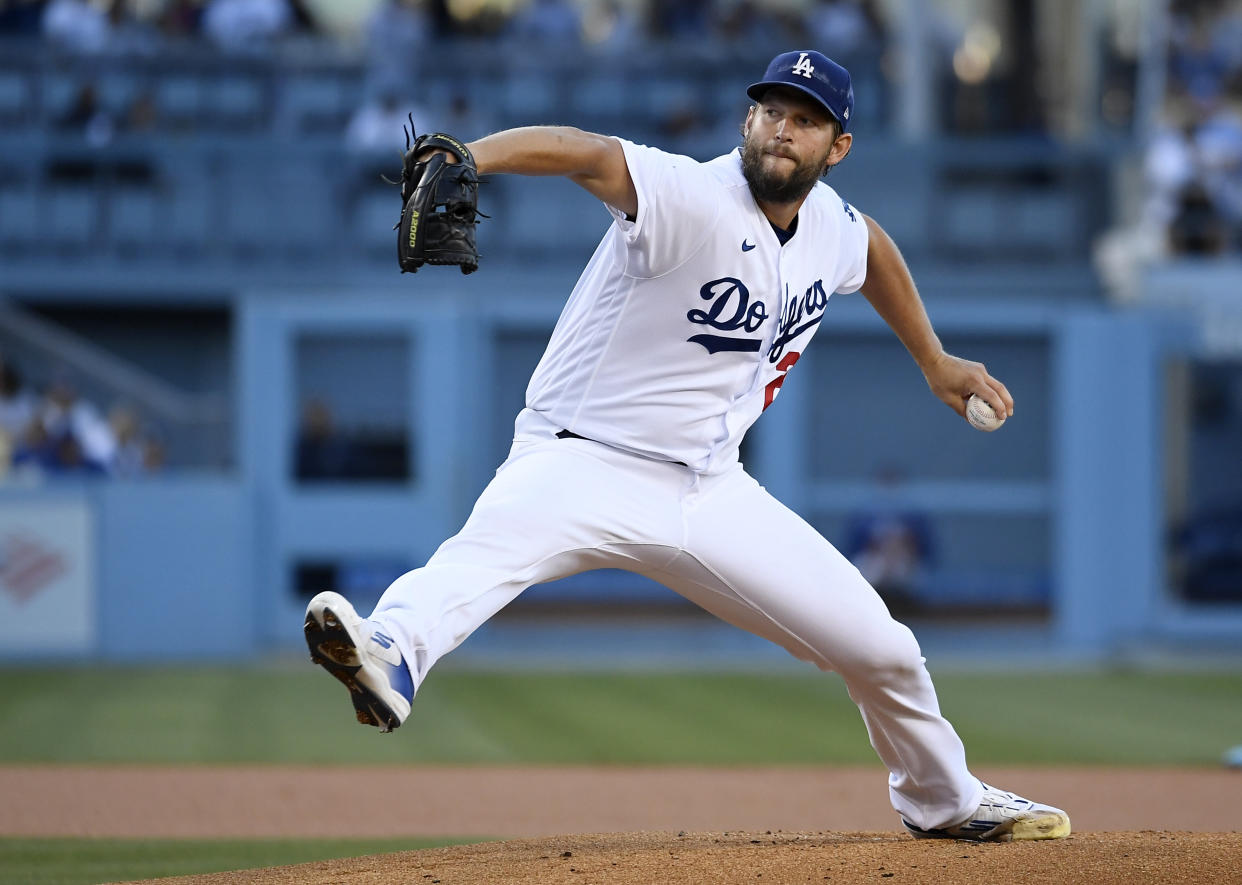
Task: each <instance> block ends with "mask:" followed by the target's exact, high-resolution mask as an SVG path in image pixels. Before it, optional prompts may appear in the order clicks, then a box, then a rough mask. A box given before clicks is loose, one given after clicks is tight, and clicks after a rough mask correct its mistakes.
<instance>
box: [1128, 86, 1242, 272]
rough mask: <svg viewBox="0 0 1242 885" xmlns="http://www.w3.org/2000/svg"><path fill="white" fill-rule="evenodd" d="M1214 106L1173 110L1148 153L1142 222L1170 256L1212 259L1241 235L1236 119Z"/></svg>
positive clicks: (1241, 164)
mask: <svg viewBox="0 0 1242 885" xmlns="http://www.w3.org/2000/svg"><path fill="white" fill-rule="evenodd" d="M1215 104H1216V105H1217V106H1216V107H1215V108H1214V109H1211V110H1209V109H1208V107H1209V105H1207V104H1205V103H1201V102H1194V103H1192V102H1189V101H1184V102H1183V103H1181V104H1180V105H1177V106H1175V110H1174V112H1173V125H1166V126H1164V127H1162V128H1161V129H1160V130H1158V131H1157V133H1156V134H1155V136H1154V137H1153V138H1152V143H1151V146H1150V148H1149V149H1148V153H1147V160H1146V170H1147V177H1148V181H1149V182H1150V191H1149V197H1148V205H1147V209H1146V218H1147V222H1148V223H1150V224H1152V225H1154V226H1158V227H1159V228H1162V229H1164V230H1166V231H1167V236H1168V245H1169V247H1170V248H1171V249H1172V251H1173V252H1176V253H1182V252H1188V253H1196V254H1204V253H1208V254H1214V253H1216V252H1219V251H1222V250H1223V249H1225V248H1226V247H1227V246H1228V245H1229V242H1230V240H1231V239H1232V238H1233V236H1235V235H1236V232H1237V231H1239V230H1242V115H1239V113H1238V111H1236V110H1235V109H1233V108H1232V107H1230V106H1229V105H1228V104H1224V103H1215ZM1231 230H1232V232H1233V233H1232V234H1231Z"/></svg>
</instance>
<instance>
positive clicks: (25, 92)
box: [0, 71, 32, 129]
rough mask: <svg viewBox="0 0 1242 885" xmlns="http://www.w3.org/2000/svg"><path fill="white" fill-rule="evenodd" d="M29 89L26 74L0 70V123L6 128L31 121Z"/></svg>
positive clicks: (28, 78)
mask: <svg viewBox="0 0 1242 885" xmlns="http://www.w3.org/2000/svg"><path fill="white" fill-rule="evenodd" d="M30 91H31V90H30V77H29V76H28V75H26V74H24V73H22V72H20V71H0V123H3V124H4V126H5V128H6V129H16V128H17V127H19V126H23V125H27V124H29V123H30V122H32V120H31V116H32V113H31V112H32V103H31V97H30Z"/></svg>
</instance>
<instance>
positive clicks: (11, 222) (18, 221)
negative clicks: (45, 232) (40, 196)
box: [0, 180, 39, 245]
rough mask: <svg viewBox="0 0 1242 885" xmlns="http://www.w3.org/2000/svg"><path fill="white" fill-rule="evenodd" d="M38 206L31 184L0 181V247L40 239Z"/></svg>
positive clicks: (18, 181)
mask: <svg viewBox="0 0 1242 885" xmlns="http://www.w3.org/2000/svg"><path fill="white" fill-rule="evenodd" d="M38 206H39V204H38V200H37V198H36V196H35V191H34V187H33V186H32V185H31V184H30V183H29V182H23V181H20V180H15V181H0V245H6V244H8V245H12V244H24V243H29V242H31V241H33V240H37V239H38V235H39V234H38V232H39V228H38V221H37V219H38Z"/></svg>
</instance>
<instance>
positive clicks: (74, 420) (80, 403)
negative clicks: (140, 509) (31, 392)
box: [38, 377, 116, 467]
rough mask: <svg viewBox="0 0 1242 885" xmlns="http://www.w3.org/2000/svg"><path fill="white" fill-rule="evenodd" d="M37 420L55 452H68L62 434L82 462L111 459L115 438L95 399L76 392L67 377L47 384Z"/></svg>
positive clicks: (108, 460) (100, 461) (69, 448)
mask: <svg viewBox="0 0 1242 885" xmlns="http://www.w3.org/2000/svg"><path fill="white" fill-rule="evenodd" d="M38 423H40V424H42V425H43V428H44V430H45V431H46V433H47V440H48V441H50V443H51V445H52V446H53V447H54V449H55V450H56V451H58V452H63V453H70V452H71V447H70V446H68V445H67V443H66V441H65V437H71V438H72V441H73V444H74V445H75V446H76V447H77V449H78V450H79V451H80V452H81V455H82V461H84V462H89V463H92V464H97V465H100V466H101V467H102V466H103V465H106V464H109V463H111V461H112V458H113V456H114V455H115V454H116V438H115V437H114V436H113V435H112V428H111V427H109V426H108V422H107V420H105V418H104V417H103V415H101V414H100V412H99V409H98V407H97V406H95V404H94V403H91V402H88V401H86V400H84V399H82V398H81V397H80V396H79V395H78V391H77V388H75V387H74V385H73V384H72V383H71V382H70V381H69V380H68V379H67V378H64V377H60V378H57V379H56V380H54V381H53V382H52V384H51V385H50V386H49V387H48V391H47V394H46V396H45V397H44V402H43V404H42V407H41V410H40V415H39V422H38Z"/></svg>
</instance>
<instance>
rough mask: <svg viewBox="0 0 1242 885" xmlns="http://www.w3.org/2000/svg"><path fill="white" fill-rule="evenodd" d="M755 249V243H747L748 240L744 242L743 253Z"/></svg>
mask: <svg viewBox="0 0 1242 885" xmlns="http://www.w3.org/2000/svg"><path fill="white" fill-rule="evenodd" d="M753 248H755V244H754V243H750V242H747V241H746V240H742V251H743V252H749V251H750V250H751V249H753Z"/></svg>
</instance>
